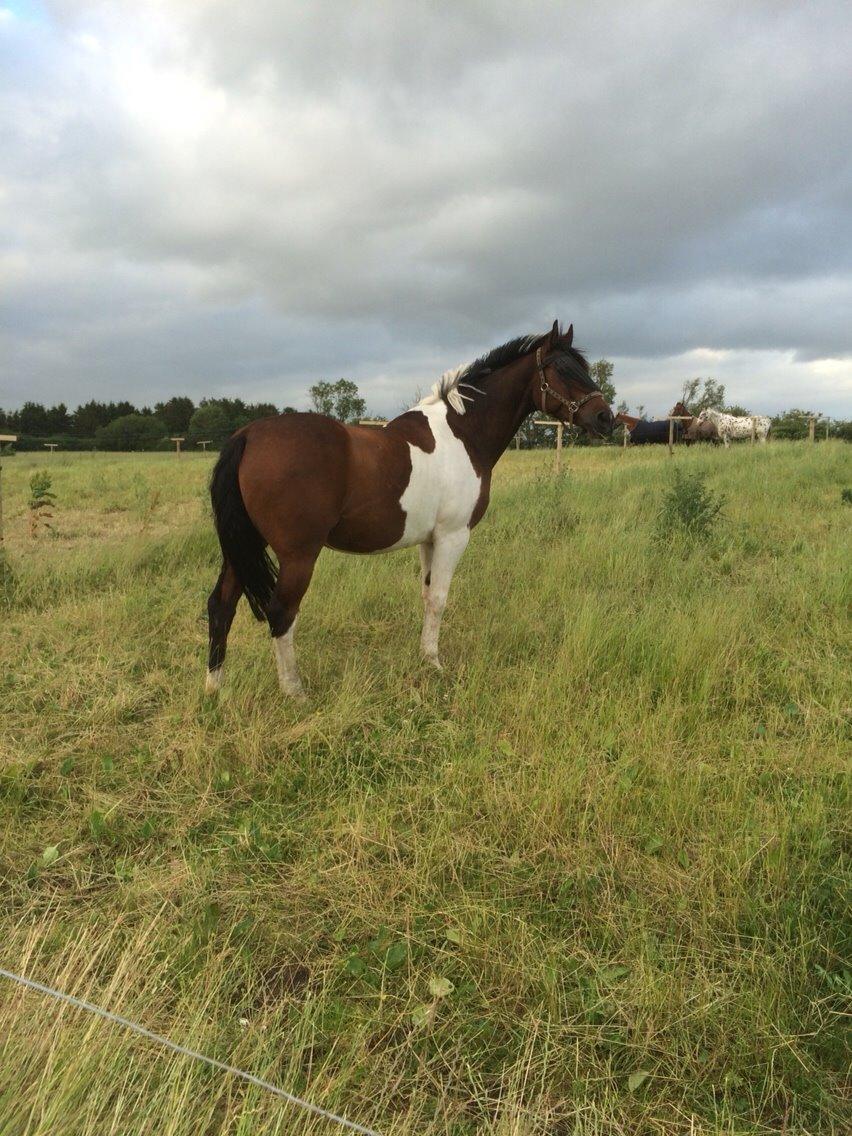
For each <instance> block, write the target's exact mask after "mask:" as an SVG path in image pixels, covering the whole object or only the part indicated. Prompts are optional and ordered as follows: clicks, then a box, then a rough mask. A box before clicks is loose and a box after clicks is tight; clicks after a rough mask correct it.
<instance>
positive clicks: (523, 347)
mask: <svg viewBox="0 0 852 1136" xmlns="http://www.w3.org/2000/svg"><path fill="white" fill-rule="evenodd" d="M548 335H549V332H545V333H544V334H543V335H519V336H518V337H517V338H516V339H510V340H509V341H508V343H503V344H501V346H500V347H492V349H491V350H490V351H489V352H487V354H485V355H483V356H482V357H481V358H479V359H475V360H474V361H473V362H472V363H468V365H467V366H466V367H465V368H464V370H463V371H461V372H460V373H459V375H458V378H457V380H456V382H457V383H458V384H463V383H469V384H470V385H471V386H474V387H477V386H482V384H483V382H484V381H485V380H487V378H488V376H489V375H491V374H493V373H494V371H499V370H500V369H501V368H502V367H508V366H509V364H510V363H514V362H515V361H516V360H518V359H522V358H523V357H524V355H529V353H530V352H531V351H535V350H536V348H538V347H540V346H541V345H542V343H544V342H545V340H546V339H547V338H548ZM546 362H547V363H549V364H551V365H552V366H554V367H555V368H556V371H557V373H558V374H559V375H560V376H562V377H563V378H565V379H574V380H575V381H576V382H579V383H580V384H581V385H582V386H584V387H586V388H587V389H588V390H590V391H593V390H597V389H598V388H597V385H596V384H595V383H594V382H593V381H592V377H591V375H590V374H589V361H588V359H587V358H586V356H585V355H584V354H583V352H582V351H580V350H578V348H576V347H565V346H563V345H561V344H560V346H559V347H557V349H556V351H553V352H552V353H551V354H550V355H548V356H546Z"/></svg>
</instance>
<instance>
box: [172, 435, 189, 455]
mask: <svg viewBox="0 0 852 1136" xmlns="http://www.w3.org/2000/svg"><path fill="white" fill-rule="evenodd" d="M169 441H170V442H174V444H175V453H176V454H177V456H178V457H180V444H181V442H183V441H185V439H184V438H169Z"/></svg>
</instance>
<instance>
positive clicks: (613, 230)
mask: <svg viewBox="0 0 852 1136" xmlns="http://www.w3.org/2000/svg"><path fill="white" fill-rule="evenodd" d="M49 12H50V18H49V19H48V20H46V21H43V22H40V23H38V24H33V23H28V22H27V21H26V20H23V19H21V20H14V21H9V20H6V21H5V22H4V23H3V25H2V26H0V51H3V52H4V55H5V56H6V58H7V59H8V60H9V61H10V67H9V68H8V69H5V74H6V76H7V78H6V80H5V83H4V85H3V88H2V92H0V98H2V106H0V111H2V121H3V122H5V123H6V125H5V127H2V126H0V130H2V131H3V135H4V136H3V137H2V138H0V143H2V145H3V153H4V155H5V157H4V159H3V166H4V196H5V200H6V202H7V203H8V204H9V205H10V206H11V208H10V209H6V210H4V216H5V217H6V221H5V222H3V221H0V240H2V241H3V249H4V252H3V253H0V258H2V259H0V274H2V281H3V285H4V292H5V293H6V295H7V296H8V298H9V311H10V313H11V319H7V321H6V328H5V332H4V338H3V343H4V344H5V347H4V351H5V352H6V355H7V358H8V359H10V360H11V366H10V367H7V368H5V369H6V371H7V374H8V375H9V376H10V380H4V381H3V386H4V387H5V386H6V383H7V382H11V385H12V390H11V394H7V393H6V392H5V390H4V393H3V395H2V397H0V402H6V403H8V401H10V400H13V401H14V400H20V399H21V398H23V397H27V396H28V394H29V392H30V390H31V389H33V383H36V384H38V383H41V384H42V385H44V384H45V382H49V383H50V384H51V385H52V386H54V387H55V389H56V393H57V397H65V398H66V400H67V401H73V400H74V399H76V398H84V397H87V396H88V394H89V393H90V389H89V386H87V383H88V382H90V377H91V376H95V375H96V376H97V380H96V381H97V382H98V383H99V384H100V385H101V386H102V387H103V388H104V389H108V388H112V389H113V390H114V393H115V394H116V395H127V394H130V393H132V391H131V390H130V389H129V388H128V387H127V386H126V383H127V381H128V379H127V376H128V375H129V374H137V375H139V374H144V375H145V376H147V377H146V380H145V381H146V382H147V383H151V384H155V385H156V386H157V388H158V389H160V388H162V389H163V390H164V391H165V390H167V389H175V388H176V387H180V388H181V389H187V390H191V393H196V391H197V393H211V392H212V390H213V389H214V388H216V389H221V390H222V391H224V389H225V387H226V386H227V387H228V389H231V387H232V386H233V385H234V384H237V385H241V386H242V388H243V389H244V390H245V391H246V392H247V393H249V394H251V395H252V396H257V397H261V396H262V397H273V396H272V395H271V394H270V388H275V389H279V388H280V389H281V390H282V391H285V392H287V393H286V394H282V395H280V396H278V397H277V398H276V401H281V402H284V401H295V400H296V399H297V397H298V396H299V394H300V392H302V391H303V390H304V386H305V383H306V381H307V380H312V379H313V378H315V377H320V376H322V375H327V374H332V373H334V374H337V373H341V374H342V373H347V374H352V375H353V377H358V378H359V380H360V381H361V382H362V384H363V385H364V386H365V388H366V389H368V390H371V391H373V392H374V395H375V398H376V399H378V400H380V401H382V402H383V403H384V405H382V406H381V407H379V406H377V407H376V409H385V410H386V409H390V408H395V407H396V406H397V405H398V404H399V402H400V401H401V400H402V399H403V398H404V397H405V394H406V392H407V389H408V387H409V386H410V384H411V381H412V379H416V381H418V382H423V381H426V380H427V379H428V377H429V374H430V372H429V370H428V368H431V367H434V368H436V369H438V370H440V369H441V368H442V367H444V366H446V365H448V364H450V363H453V362H457V361H459V359H461V358H463V357H464V356H465V355H466V354H473V353H475V352H477V351H479V350H482V349H483V348H485V347H487V346H489V345H490V344H491V343H494V342H497V341H499V340H500V339H502V338H505V337H507V336H508V335H511V334H516V333H517V332H519V331H524V330H527V329H530V328H534V327H538V326H546V324H547V322H549V320H551V319H552V318H553V317H554V316H555V315H556V316H560V317H561V318H563V319H569V318H572V319H574V322H575V324H576V326H577V334H578V338H580V339H581V340H582V341H583V342H584V343H586V344H587V345H588V346H589V348H590V350H591V351H592V353H593V354H609V355H613V356H619V357H623V358H624V359H628V358H630V359H636V358H647V359H651V360H652V359H654V358H658V359H660V360H663V359H671V358H676V357H678V356H680V355H681V354H682V353H685V352H689V351H690V350H691V349H694V348H696V347H710V348H715V349H718V350H732V351H740V352H754V351H773V352H780V353H782V354H783V353H786V354H787V356H790V355H792V356H793V357H795V358H797V359H799V360H802V361H808V360H814V359H821V358H825V357H838V358H846V359H850V363H849V369H848V370H847V371H846V372H845V376H846V377H847V378H848V377H849V376H850V375H852V329H850V321H849V319H848V315H847V313H848V311H849V300H850V298H852V208H850V206H852V160H850V157H849V153H848V147H847V146H846V144H845V133H846V124H848V122H849V121H850V120H852V76H851V75H850V69H849V67H848V63H847V59H846V51H845V46H846V44H847V43H848V38H849V31H850V30H852V18H850V15H849V9H848V6H847V5H844V4H842V3H840V2H838V3H821V4H814V5H808V6H801V5H797V4H792V3H791V4H777V3H772V4H769V3H767V4H762V3H755V4H743V3H740V4H721V5H718V4H717V5H703V6H697V5H683V4H676V3H648V4H639V5H637V4H615V5H611V6H609V7H607V8H606V9H605V10H603V6H601V5H594V6H593V5H588V6H576V7H575V9H574V10H568V9H566V7H565V6H564V5H555V4H554V5H550V6H544V7H542V6H541V5H523V4H522V5H518V4H517V3H514V4H508V3H502V2H499V3H498V2H490V3H488V4H475V3H469V4H459V5H455V6H453V7H450V8H447V9H445V10H442V12H441V13H438V12H437V11H436V10H435V9H433V8H431V7H430V6H428V5H423V4H409V3H396V4H394V5H392V6H391V5H388V4H374V5H358V6H343V5H340V4H336V3H334V4H332V3H325V4H322V3H321V4H314V5H311V6H310V8H307V9H306V8H305V7H304V6H303V5H296V4H284V3H282V4H265V3H248V4H245V5H243V6H242V7H240V8H239V9H238V10H237V9H234V7H233V5H226V4H224V3H220V2H218V0H217V2H216V3H207V4H204V5H196V4H194V3H178V2H176V0H172V2H171V3H170V4H169V5H167V6H164V5H158V4H151V5H148V6H144V7H142V8H141V9H140V7H139V6H138V5H133V6H130V5H122V4H114V3H113V4H71V3H54V4H53V5H51V6H50V8H49ZM12 24H14V25H15V26H14V27H11V26H10V25H12ZM10 218H11V219H12V221H11V223H10ZM394 375H397V376H399V377H398V379H396V380H394V379H393V377H392V376H394ZM87 376H89V377H87ZM832 381H836V380H832ZM790 383H791V389H790V391H789V396H790V398H791V399H792V398H793V395H794V393H795V392H794V390H793V389H792V386H793V384H794V379H793V377H792V373H791V377H790ZM205 384H206V385H205ZM837 385H838V394H837V398H836V399H835V401H837V402H838V403H839V400H841V399H842V398H843V397H846V396H845V395H844V394H843V392H842V391H840V389H839V382H838V384H837ZM193 387H194V389H191V388H193ZM92 393H94V392H92ZM828 397H830V392H828ZM839 409H840V408H839V405H838V410H839Z"/></svg>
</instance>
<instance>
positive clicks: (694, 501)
mask: <svg viewBox="0 0 852 1136" xmlns="http://www.w3.org/2000/svg"><path fill="white" fill-rule="evenodd" d="M705 480H706V474H703V473H701V472H699V471H696V472H695V473H684V472H683V471H682V470H680V469H676V470H675V471H674V481H673V483H672V485H671V488H670V489H669V490H668V491H667V492H666V495H665V496H664V497H663V501H662V505H661V506H660V511H659V513H658V514H657V521H658V523H659V526H660V527H659V530H658V533H657V535H658V537H659V538H660V539H665V538H666V537H668V536H671V535H672V534H673V533H680V534H681V535H683V536H689V537H694V538H695V539H697V540H704V539H706V538H707V537H708V536H710V534H711V532H712V531H713V525H714V523H715V522H716V520H717V519H718V517H719V515H720V513H721V512H722V507H723V505H724V503H725V502H724V498H723V497H722V496H721V495H720V494H718V493H714V492H713V490H712V489H708V488H707V486H706V485H705V484H704V482H705Z"/></svg>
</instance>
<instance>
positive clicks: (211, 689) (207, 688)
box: [204, 667, 222, 694]
mask: <svg viewBox="0 0 852 1136" xmlns="http://www.w3.org/2000/svg"><path fill="white" fill-rule="evenodd" d="M221 685H222V668H221V667H216V669H215V670H212V671H210V670H209V671H208V672H207V677H206V678H205V680H204V693H205V694H215V693H216V691H217V690H219V688H220V687H221Z"/></svg>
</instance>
